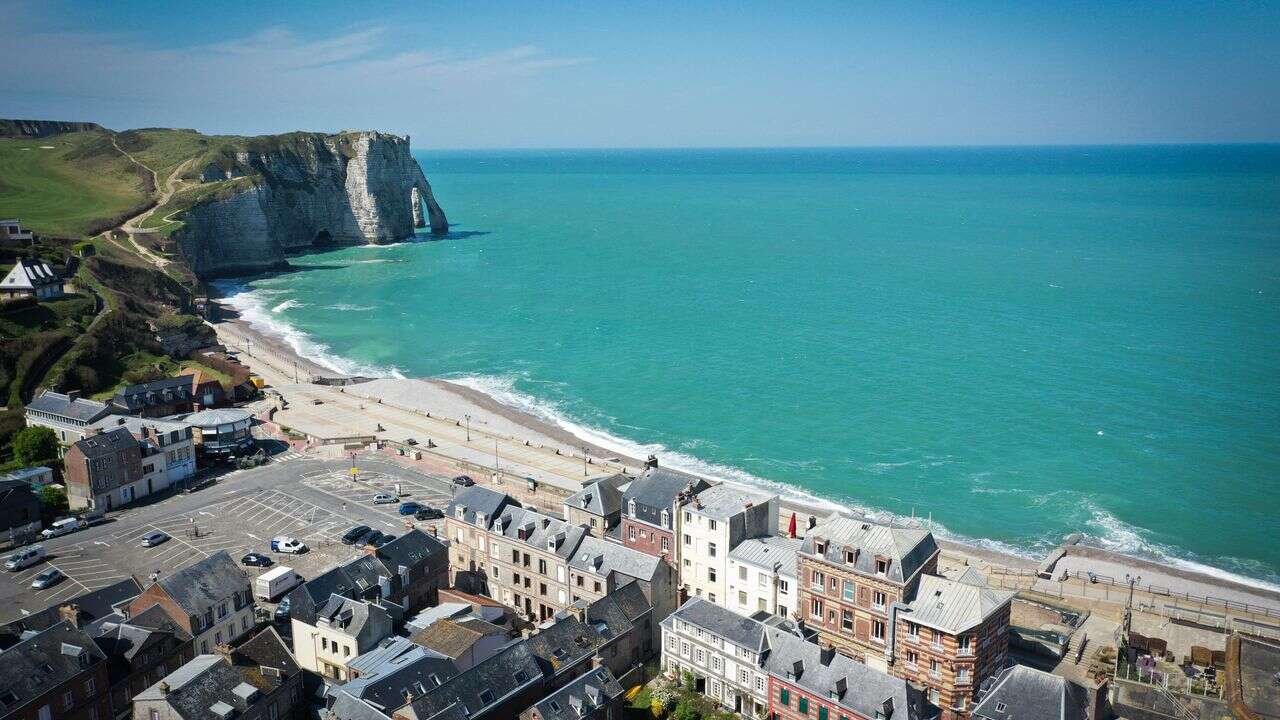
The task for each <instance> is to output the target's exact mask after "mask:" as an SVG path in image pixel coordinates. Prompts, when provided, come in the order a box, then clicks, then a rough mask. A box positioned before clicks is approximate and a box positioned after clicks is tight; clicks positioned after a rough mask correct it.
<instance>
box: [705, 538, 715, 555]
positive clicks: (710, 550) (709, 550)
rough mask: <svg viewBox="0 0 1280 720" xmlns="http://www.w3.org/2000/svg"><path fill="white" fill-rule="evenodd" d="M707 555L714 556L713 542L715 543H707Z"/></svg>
mask: <svg viewBox="0 0 1280 720" xmlns="http://www.w3.org/2000/svg"><path fill="white" fill-rule="evenodd" d="M707 556H708V557H715V556H716V544H715V543H713V542H709V543H707Z"/></svg>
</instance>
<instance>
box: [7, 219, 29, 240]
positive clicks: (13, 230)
mask: <svg viewBox="0 0 1280 720" xmlns="http://www.w3.org/2000/svg"><path fill="white" fill-rule="evenodd" d="M33 238H34V236H33V235H32V234H31V231H30V230H24V229H22V223H20V222H18V219H17V218H9V219H7V220H0V242H5V243H10V244H11V245H23V244H30V242H31V240H32V239H33Z"/></svg>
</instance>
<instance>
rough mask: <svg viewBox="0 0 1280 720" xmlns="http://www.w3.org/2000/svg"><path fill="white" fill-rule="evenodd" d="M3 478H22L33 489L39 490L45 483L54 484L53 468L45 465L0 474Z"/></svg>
mask: <svg viewBox="0 0 1280 720" xmlns="http://www.w3.org/2000/svg"><path fill="white" fill-rule="evenodd" d="M3 480H21V481H22V482H24V483H26V484H27V485H30V486H31V487H32V489H35V490H38V489H40V488H42V487H44V486H45V485H52V484H53V482H54V480H53V468H48V467H45V466H44V465H37V466H35V467H27V468H22V469H20V470H14V471H12V472H7V473H5V474H3V475H0V481H3Z"/></svg>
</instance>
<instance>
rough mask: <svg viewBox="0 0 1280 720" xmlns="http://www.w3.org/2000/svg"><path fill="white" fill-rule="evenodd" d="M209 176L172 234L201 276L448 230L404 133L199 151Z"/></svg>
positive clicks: (291, 139) (265, 141)
mask: <svg viewBox="0 0 1280 720" xmlns="http://www.w3.org/2000/svg"><path fill="white" fill-rule="evenodd" d="M196 167H197V168H198V169H197V170H196V171H195V175H194V177H195V178H196V179H198V180H200V181H203V182H205V183H207V187H201V188H198V189H196V190H194V191H188V192H191V193H193V194H195V195H196V197H197V198H198V199H197V200H194V201H193V203H192V205H191V207H189V208H188V209H186V210H185V211H183V213H182V215H181V216H180V219H181V220H182V221H183V223H184V226H183V227H182V229H180V230H178V231H177V232H176V233H175V234H174V238H175V239H176V240H177V242H178V247H179V248H180V249H181V252H182V255H183V256H184V258H185V259H186V260H187V262H188V264H189V265H190V266H191V269H192V270H193V271H194V272H195V273H196V274H197V275H199V276H201V277H206V278H207V277H216V276H220V275H221V276H226V275H233V274H243V273H247V272H254V271H260V270H265V269H273V268H277V267H281V266H283V265H285V264H286V260H285V258H286V256H287V255H288V254H289V253H291V252H300V251H305V250H309V249H312V248H315V247H318V246H325V245H365V244H370V243H374V244H385V243H392V242H399V241H401V240H404V239H406V238H409V237H411V236H413V234H414V229H415V228H419V227H426V226H428V225H429V226H430V228H431V232H432V233H433V234H436V235H442V234H444V233H447V232H448V230H449V222H448V220H447V219H446V218H445V214H444V211H443V210H441V209H440V206H439V205H438V204H436V200H435V197H434V195H432V192H431V185H430V184H429V183H428V182H427V179H426V177H424V176H423V174H422V169H421V168H420V167H419V166H418V163H417V161H416V160H414V159H413V156H412V155H410V154H409V138H407V137H398V136H395V135H388V134H385V133H378V132H343V133H338V134H336V135H321V134H315V133H292V134H289V135H281V136H270V137H263V138H249V139H246V140H244V141H243V142H242V143H241V144H240V145H239V146H238V147H235V148H231V149H227V150H225V151H222V152H221V153H220V154H218V155H216V156H214V157H210V158H201V161H200V163H199V164H197V165H196Z"/></svg>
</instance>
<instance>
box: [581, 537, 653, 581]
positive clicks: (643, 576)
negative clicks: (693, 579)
mask: <svg viewBox="0 0 1280 720" xmlns="http://www.w3.org/2000/svg"><path fill="white" fill-rule="evenodd" d="M597 561H598V562H597ZM661 565H662V558H660V557H658V556H656V555H650V554H648V553H643V552H640V551H639V550H633V549H632V548H629V547H627V546H625V545H619V544H618V543H615V542H609V541H608V540H602V539H600V538H598V537H594V536H592V535H587V536H585V537H583V538H582V542H580V543H579V544H578V549H577V550H576V551H575V552H574V553H573V557H571V558H569V567H571V568H573V569H574V570H581V571H583V572H590V573H594V574H596V575H599V576H601V577H609V573H614V572H616V573H619V574H621V575H626V576H628V577H633V578H636V579H638V580H645V581H652V580H653V579H654V578H655V577H656V576H657V574H658V571H659V568H660V567H661Z"/></svg>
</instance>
